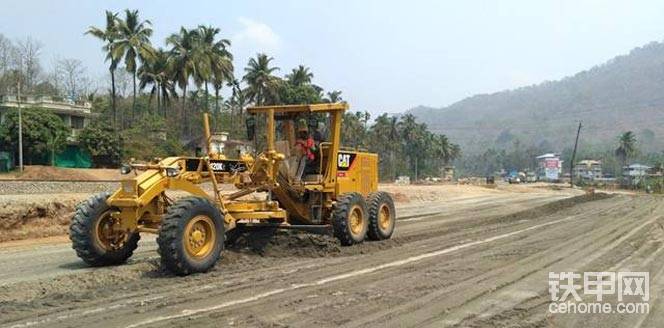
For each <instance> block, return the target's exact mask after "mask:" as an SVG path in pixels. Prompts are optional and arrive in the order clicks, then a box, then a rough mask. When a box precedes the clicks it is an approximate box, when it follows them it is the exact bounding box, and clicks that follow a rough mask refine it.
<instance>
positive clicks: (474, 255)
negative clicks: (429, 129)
mask: <svg viewBox="0 0 664 328" xmlns="http://www.w3.org/2000/svg"><path fill="white" fill-rule="evenodd" d="M569 197H570V195H569V194H566V193H564V192H560V193H527V192H523V193H522V192H495V193H480V194H472V195H462V194H460V195H456V196H454V197H450V198H448V199H447V200H446V201H444V202H441V201H437V202H418V203H412V204H407V205H402V206H400V207H399V209H398V212H399V217H400V218H399V221H398V226H397V233H396V234H395V236H394V237H393V239H391V240H388V241H383V242H370V243H365V244H362V245H359V246H353V247H343V248H342V247H339V246H337V244H336V242H335V241H334V240H333V239H331V238H327V237H322V236H313V235H308V234H298V233H285V232H284V233H278V234H277V235H276V236H275V237H274V238H273V239H272V241H271V242H270V243H269V244H268V245H267V246H266V247H265V248H262V249H261V250H260V252H259V254H257V252H256V251H252V250H249V249H246V248H241V247H236V248H233V249H231V250H228V251H226V252H225V253H224V256H225V257H224V259H223V260H222V261H221V262H220V263H219V264H218V265H217V267H216V268H215V269H214V270H213V271H212V272H209V273H207V274H199V275H192V276H188V277H182V278H180V277H173V276H171V275H169V274H167V273H165V272H162V271H161V270H160V269H159V265H158V258H157V254H156V252H155V251H154V249H155V244H154V240H153V239H149V238H145V239H144V240H143V241H142V245H141V247H140V248H139V251H138V253H137V254H136V255H135V256H134V257H133V258H132V259H131V261H130V262H129V263H128V264H127V265H123V266H119V267H113V268H99V269H91V268H87V267H85V266H83V265H82V264H81V262H80V261H79V260H78V259H77V258H76V257H75V256H74V254H73V252H72V251H71V250H70V249H69V244H68V243H58V242H49V243H46V244H39V245H34V244H22V243H17V244H14V245H11V246H9V247H4V248H2V249H0V268H1V269H0V325H1V326H2V327H28V326H42V327H71V326H93V325H94V326H111V327H162V326H165V327H173V326H175V327H190V326H240V327H256V326H258V327H262V326H266V327H273V326H296V327H311V326H338V325H343V326H349V327H358V326H360V327H364V326H431V327H441V326H458V327H468V326H471V327H492V326H515V327H538V326H545V327H546V326H553V327H569V326H586V327H608V326H615V327H634V326H644V327H658V326H661V322H664V310H662V309H661V308H662V306H663V304H662V298H661V296H660V295H661V293H662V288H663V285H664V274H663V273H664V252H662V250H663V249H664V228H663V226H662V223H664V219H663V218H662V214H661V213H662V209H663V208H662V207H664V202H663V201H662V199H661V198H656V197H651V196H638V197H635V196H624V195H617V196H613V197H610V198H607V197H603V196H596V197H594V198H589V197H575V198H569ZM562 271H575V272H584V271H647V272H650V280H651V284H650V285H651V289H650V301H649V303H650V314H649V315H639V314H629V315H622V316H618V315H588V314H586V315H570V314H560V315H551V314H549V313H548V311H547V309H548V305H549V300H550V295H549V292H548V274H549V272H562Z"/></svg>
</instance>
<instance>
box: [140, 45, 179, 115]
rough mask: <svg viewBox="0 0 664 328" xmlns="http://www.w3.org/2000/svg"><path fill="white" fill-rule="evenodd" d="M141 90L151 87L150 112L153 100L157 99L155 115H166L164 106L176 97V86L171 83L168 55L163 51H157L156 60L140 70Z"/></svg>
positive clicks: (147, 63)
mask: <svg viewBox="0 0 664 328" xmlns="http://www.w3.org/2000/svg"><path fill="white" fill-rule="evenodd" d="M138 78H139V81H140V82H139V88H140V89H141V90H143V89H145V88H146V87H148V85H151V86H152V88H151V89H150V99H149V101H148V110H149V109H150V108H151V107H152V106H151V103H152V98H153V97H154V96H156V98H157V109H156V111H155V113H157V114H160V113H162V114H163V113H165V112H164V111H163V110H162V107H163V105H165V104H167V103H170V98H171V97H175V96H176V94H175V85H174V84H173V82H172V81H171V72H170V71H169V70H168V53H167V52H166V51H164V50H163V49H159V50H157V51H156V54H155V59H154V60H153V61H152V62H146V63H143V65H141V67H140V68H139V69H138Z"/></svg>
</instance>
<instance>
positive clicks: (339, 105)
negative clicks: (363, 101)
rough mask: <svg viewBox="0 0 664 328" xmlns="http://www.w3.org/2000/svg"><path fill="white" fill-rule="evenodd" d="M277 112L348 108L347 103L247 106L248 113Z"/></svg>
mask: <svg viewBox="0 0 664 328" xmlns="http://www.w3.org/2000/svg"><path fill="white" fill-rule="evenodd" d="M270 109H272V110H274V113H275V114H279V113H314V112H319V113H320V112H323V113H325V112H336V111H342V112H343V111H346V110H348V104H347V103H324V104H310V105H276V106H253V107H249V108H247V112H248V113H249V114H258V113H267V111H268V110H270Z"/></svg>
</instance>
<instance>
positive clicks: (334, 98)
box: [324, 90, 343, 103]
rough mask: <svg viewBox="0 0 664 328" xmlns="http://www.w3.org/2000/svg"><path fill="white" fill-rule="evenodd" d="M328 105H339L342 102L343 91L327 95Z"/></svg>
mask: <svg viewBox="0 0 664 328" xmlns="http://www.w3.org/2000/svg"><path fill="white" fill-rule="evenodd" d="M324 101H325V102H327V103H338V102H342V101H343V99H342V98H341V91H338V90H334V91H330V92H328V93H327V98H325V99H324Z"/></svg>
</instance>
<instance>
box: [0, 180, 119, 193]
mask: <svg viewBox="0 0 664 328" xmlns="http://www.w3.org/2000/svg"><path fill="white" fill-rule="evenodd" d="M117 188H118V182H68V181H0V195H20V194H61V193H90V194H95V193H99V192H103V191H113V190H115V189H117Z"/></svg>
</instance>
